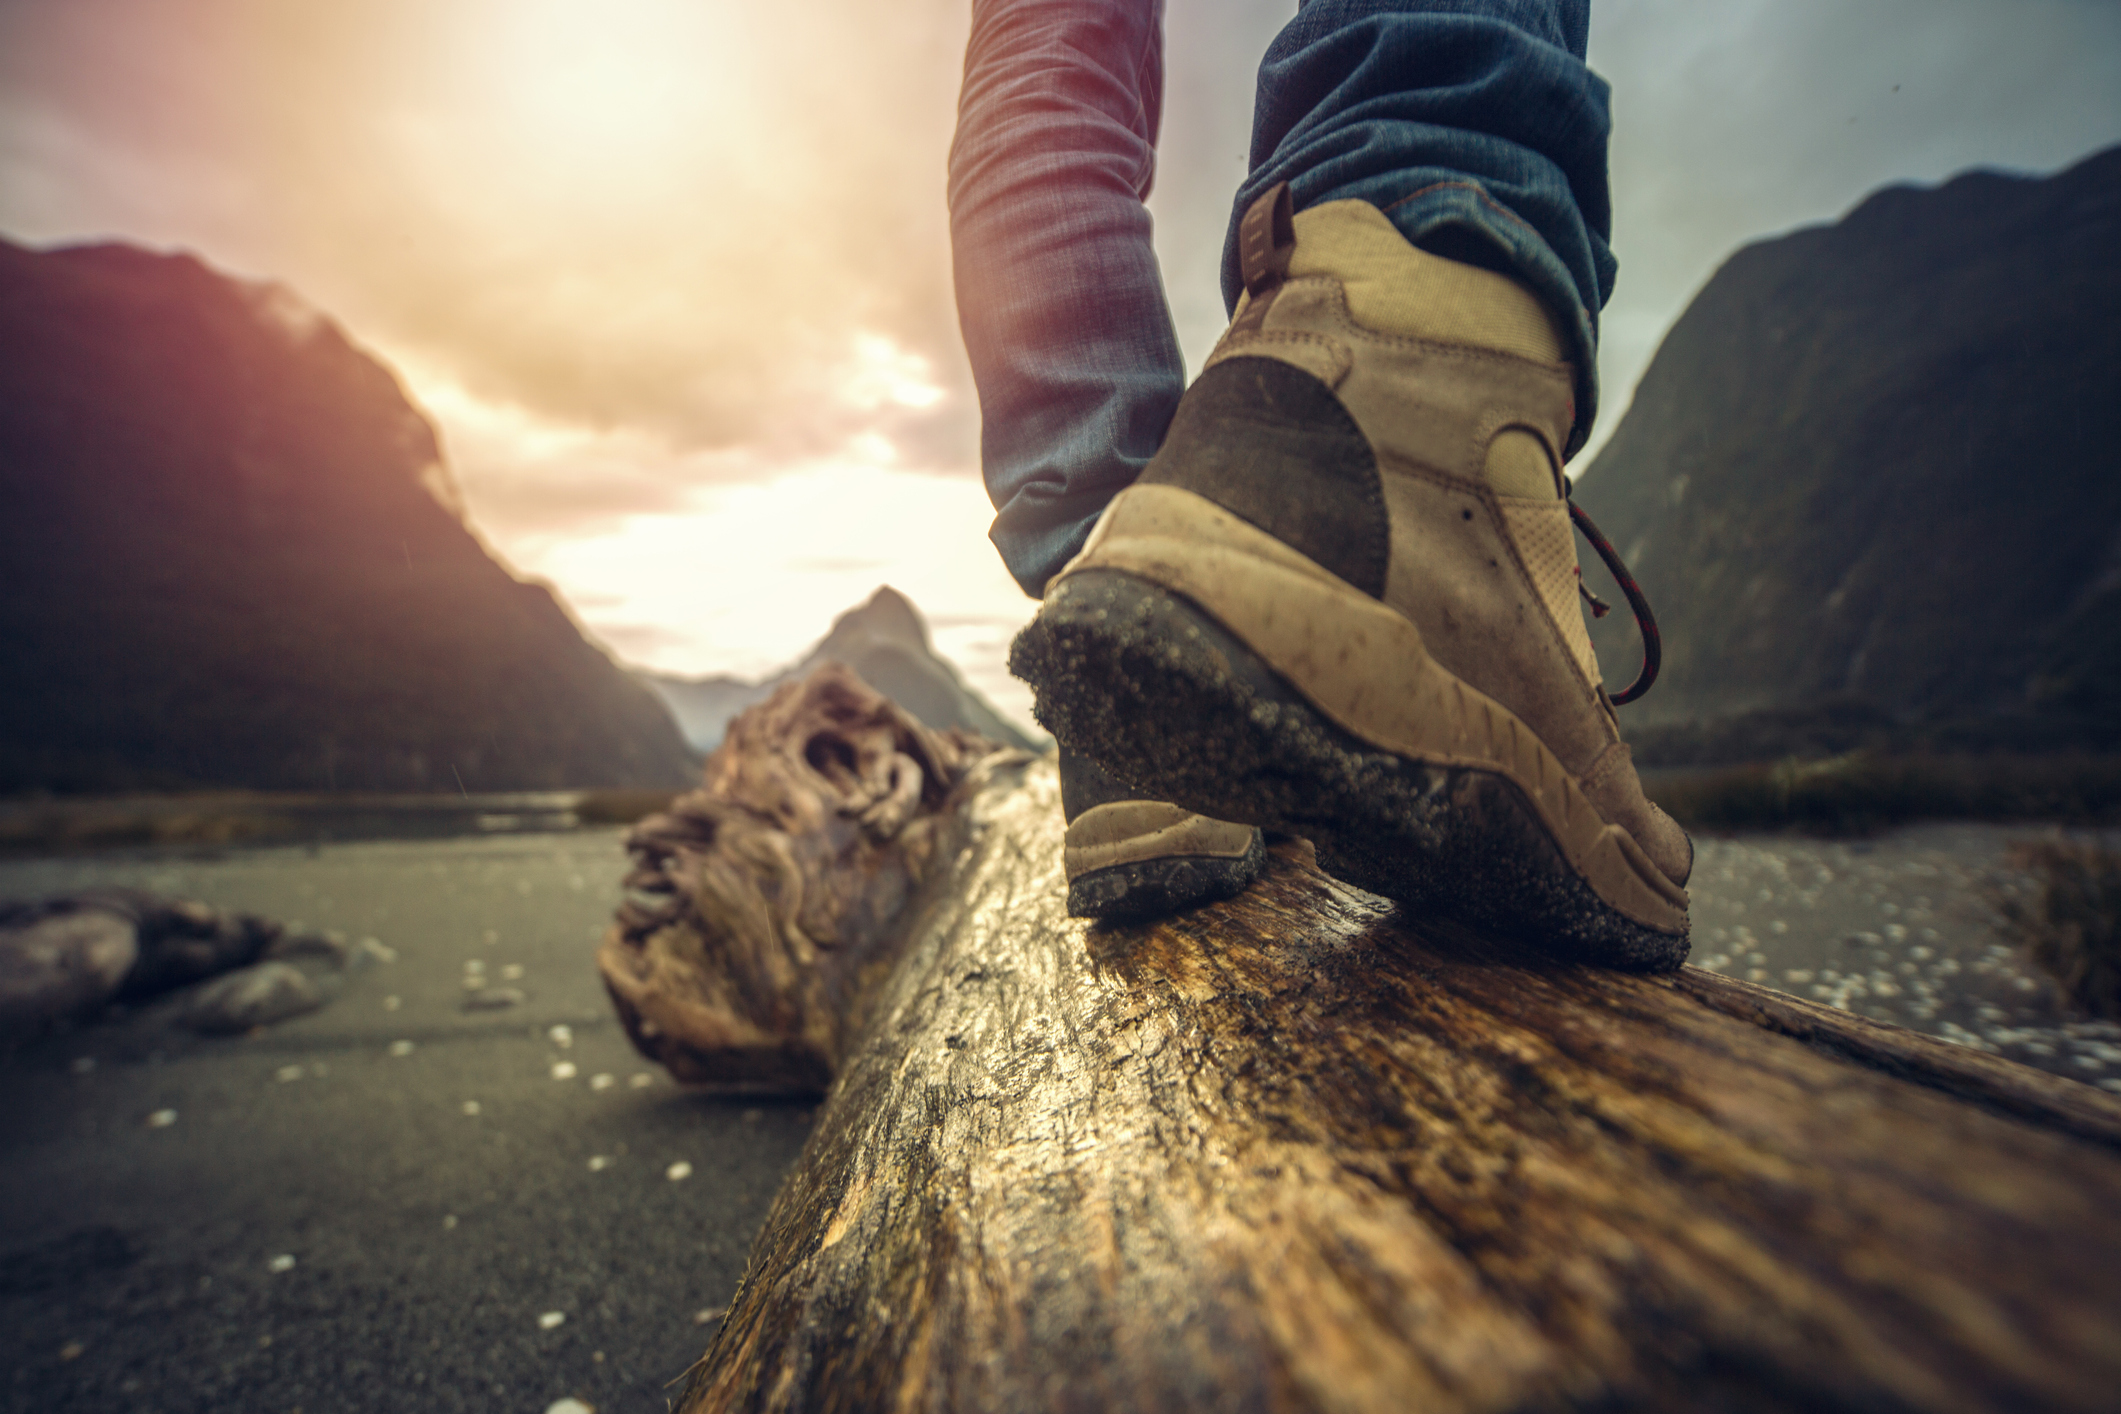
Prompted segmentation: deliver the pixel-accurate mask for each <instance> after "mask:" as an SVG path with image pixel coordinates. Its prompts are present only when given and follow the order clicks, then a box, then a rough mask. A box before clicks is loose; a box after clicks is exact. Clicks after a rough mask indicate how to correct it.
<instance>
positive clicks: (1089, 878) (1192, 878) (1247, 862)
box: [1068, 834, 1267, 919]
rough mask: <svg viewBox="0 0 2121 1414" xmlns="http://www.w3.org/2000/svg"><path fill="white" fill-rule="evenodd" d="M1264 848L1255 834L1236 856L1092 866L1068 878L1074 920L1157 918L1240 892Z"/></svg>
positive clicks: (1252, 875)
mask: <svg viewBox="0 0 2121 1414" xmlns="http://www.w3.org/2000/svg"><path fill="white" fill-rule="evenodd" d="M1266 858H1267V846H1266V842H1265V841H1264V840H1262V839H1261V838H1260V837H1259V836H1258V835H1257V834H1255V835H1253V837H1252V847H1251V848H1250V849H1248V850H1246V851H1245V853H1244V854H1243V855H1242V856H1240V857H1238V858H1236V859H1217V858H1213V857H1210V856H1205V855H1180V856H1175V857H1169V858H1164V859H1141V860H1136V861H1134V862H1132V863H1129V864H1114V865H1110V866H1108V867H1106V868H1103V869H1093V870H1091V871H1090V872H1089V873H1087V874H1082V875H1079V876H1077V877H1076V878H1073V879H1070V880H1069V881H1068V913H1069V914H1070V916H1072V917H1075V918H1115V919H1116V918H1127V919H1143V918H1161V917H1163V916H1164V915H1166V914H1170V913H1178V912H1182V911H1183V910H1185V909H1188V908H1198V907H1200V906H1201V905H1202V904H1205V903H1214V902H1215V901H1216V900H1218V899H1226V898H1229V897H1230V896H1231V895H1233V894H1235V893H1238V892H1240V891H1241V890H1242V889H1243V888H1244V887H1245V885H1247V884H1249V883H1251V882H1252V880H1253V879H1254V878H1255V877H1257V875H1258V874H1259V868H1260V865H1261V864H1263V863H1265V862H1266Z"/></svg>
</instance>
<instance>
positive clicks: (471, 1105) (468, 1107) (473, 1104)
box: [464, 1100, 479, 1115]
mask: <svg viewBox="0 0 2121 1414" xmlns="http://www.w3.org/2000/svg"><path fill="white" fill-rule="evenodd" d="M478 1112H479V1102H478V1101H477V1100H466V1101H465V1102H464V1113H466V1114H468V1115H475V1114H477V1113H478Z"/></svg>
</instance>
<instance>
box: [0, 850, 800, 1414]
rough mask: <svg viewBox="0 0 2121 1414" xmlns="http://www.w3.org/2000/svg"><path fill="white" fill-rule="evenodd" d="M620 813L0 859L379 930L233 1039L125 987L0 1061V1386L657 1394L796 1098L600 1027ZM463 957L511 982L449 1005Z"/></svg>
mask: <svg viewBox="0 0 2121 1414" xmlns="http://www.w3.org/2000/svg"><path fill="white" fill-rule="evenodd" d="M620 835H621V832H619V831H616V830H600V831H592V832H583V833H578V834H570V835H549V836H516V837H508V838H486V839H467V840H457V841H444V842H420V843H411V842H407V843H395V844H391V843H384V844H351V845H335V846H327V847H325V848H323V849H321V850H318V851H315V852H311V851H307V850H301V849H266V850H256V851H245V852H232V853H230V854H228V855H226V856H224V857H221V858H189V859H186V858H173V857H165V858H161V859H152V858H144V857H137V856H136V857H132V858H120V857H114V856H105V857H102V858H96V859H83V860H45V861H16V862H9V863H5V864H0V897H25V896H35V895H41V894H46V893H54V892H63V891H65V890H68V889H72V888H78V887H81V886H83V885H85V884H89V883H125V884H134V885H138V886H141V887H146V888H151V889H156V890H160V891H164V892H168V893H172V894H178V895H184V896H188V897H196V898H201V899H205V900H206V901H208V902H210V903H213V904H216V905H218V906H221V907H226V908H235V909H242V910H248V911H253V912H257V913H262V914H265V915H267V916H270V917H276V918H280V919H283V920H291V921H298V922H302V923H305V924H307V925H308V926H310V927H312V928H319V929H333V930H339V931H343V932H344V933H345V934H347V935H348V936H349V937H350V938H355V939H358V938H361V937H375V938H377V939H379V940H381V941H382V942H383V943H384V944H385V945H386V946H388V947H390V948H393V949H395V950H396V952H397V954H398V956H397V960H396V961H395V962H392V963H388V964H385V965H382V966H379V967H375V968H373V969H371V970H369V971H367V972H364V973H361V974H358V975H356V976H354V977H352V978H351V979H350V980H349V982H348V984H347V986H346V989H345V991H344V992H343V994H342V995H341V996H340V997H339V998H338V999H337V1000H336V1001H335V1002H333V1003H332V1004H331V1005H330V1006H328V1007H327V1008H325V1009H324V1010H323V1011H321V1012H317V1013H314V1014H312V1015H310V1016H307V1017H303V1018H300V1019H297V1020H295V1021H291V1022H288V1023H286V1024H284V1025H281V1026H278V1027H274V1028H272V1029H270V1030H268V1031H265V1032H263V1033H260V1034H257V1035H254V1036H252V1037H249V1038H244V1039H238V1040H204V1039H199V1038H193V1037H190V1036H188V1035H186V1034H185V1033H183V1032H180V1031H176V1030H174V1029H172V1028H170V1027H169V1026H168V1025H167V1020H166V1017H165V1016H163V1015H158V1014H157V1013H156V1012H155V1011H154V1010H152V1009H151V1010H150V1011H148V1012H146V1013H143V1014H141V1015H138V1016H134V1017H131V1018H128V1019H125V1020H122V1021H120V1022H117V1023H113V1024H106V1025H100V1026H97V1027H94V1028H91V1029H88V1030H85V1031H82V1032H78V1033H76V1034H74V1035H72V1036H69V1037H62V1038H54V1039H52V1040H49V1041H46V1042H43V1043H40V1044H38V1045H36V1046H34V1047H31V1048H29V1049H27V1050H24V1051H22V1052H19V1053H17V1054H16V1055H15V1056H13V1057H12V1058H10V1059H8V1060H6V1061H5V1062H0V1067H4V1074H0V1095H4V1099H0V1331H4V1335H0V1348H5V1350H6V1353H7V1358H6V1362H5V1363H6V1366H7V1367H8V1368H7V1374H6V1376H5V1378H4V1381H0V1404H4V1406H5V1408H7V1409H9V1410H22V1411H32V1410H34V1411H53V1410H61V1409H66V1410H73V1409H81V1410H117V1409H124V1410H128V1411H180V1410H181V1411H194V1410H196V1411H202V1414H203V1411H208V1410H213V1411H219V1412H220V1414H250V1411H268V1410H269V1411H277V1414H290V1411H294V1410H302V1411H304V1414H326V1411H339V1410H348V1411H354V1410H377V1411H383V1410H389V1411H410V1410H419V1411H443V1410H481V1411H486V1410H496V1411H514V1410H524V1411H530V1414H540V1412H541V1411H543V1410H545V1409H547V1408H548V1407H549V1406H550V1405H551V1404H552V1403H553V1402H555V1401H556V1400H559V1399H561V1398H564V1397H568V1396H573V1397H575V1398H578V1399H580V1400H582V1401H583V1402H585V1403H588V1404H590V1405H593V1406H594V1407H596V1408H598V1409H600V1410H604V1411H611V1410H655V1411H660V1410H662V1409H664V1407H665V1405H664V1400H665V1397H666V1396H665V1391H664V1389H663V1386H664V1384H665V1382H666V1381H669V1380H671V1379H672V1378H674V1377H676V1376H678V1375H680V1374H681V1373H682V1372H683V1371H684V1370H685V1368H686V1367H687V1366H688V1365H689V1364H691V1362H692V1361H693V1360H695V1359H697V1358H698V1356H699V1354H700V1352H701V1351H702V1350H703V1349H704V1348H705V1345H706V1341H707V1338H708V1337H709V1336H711V1335H712V1329H711V1327H708V1326H703V1325H701V1324H697V1323H696V1317H697V1315H698V1313H700V1312H701V1311H703V1310H711V1309H714V1308H718V1307H720V1306H722V1305H723V1304H724V1303H725V1302H726V1301H727V1300H728V1298H729V1295H730V1293H731V1292H732V1291H733V1290H734V1288H735V1285H736V1280H737V1277H738V1275H739V1274H740V1272H741V1270H742V1266H743V1259H744V1254H745V1252H746V1250H747V1248H748V1247H749V1245H750V1242H751V1237H752V1234H753V1233H754V1231H755V1230H756V1228H757V1226H758V1224H759V1223H760V1221H761V1220H762V1219H763V1218H764V1216H765V1209H766V1204H767V1202H768V1201H769V1199H770V1198H771V1196H772V1193H773V1190H774V1187H775V1185H776V1184H777V1183H778V1182H779V1180H780V1177H781V1175H782V1173H783V1172H784V1171H785V1170H786V1168H787V1166H788V1165H789V1163H790V1162H791V1161H792V1160H793V1159H794V1158H795V1156H796V1154H797V1153H798V1152H799V1151H800V1150H801V1147H802V1144H803V1140H804V1137H805V1135H806V1134H807V1132H808V1128H809V1119H810V1111H809V1108H808V1107H807V1106H792V1105H786V1104H780V1105H776V1104H771V1103H760V1102H758V1101H756V1100H753V1101H743V1100H717V1099H710V1098H704V1097H700V1096H696V1095H692V1094H688V1093H685V1092H682V1091H680V1090H679V1089H678V1088H677V1087H675V1086H673V1085H672V1084H670V1083H669V1082H668V1080H667V1079H666V1078H665V1077H664V1076H663V1074H662V1072H661V1071H660V1069H658V1068H656V1067H652V1066H649V1065H647V1064H646V1063H644V1062H642V1061H641V1060H640V1059H639V1058H638V1057H637V1056H636V1055H635V1054H634V1053H633V1050H632V1048H631V1047H630V1046H629V1045H628V1044H627V1042H626V1039H625V1037H624V1035H623V1034H622V1033H621V1032H620V1030H619V1028H618V1025H617V1022H616V1021H615V1020H614V1018H613V1016H612V1013H611V1007H610V1004H609V1003H608V1002H607V1001H606V1000H605V997H604V994H603V990H602V987H601V985H600V984H599V983H598V981H597V979H596V975H595V972H594V969H593V967H592V965H591V960H590V959H591V953H592V951H593V949H594V947H595V944H596V940H597V938H598V936H599V935H600V933H601V931H602V929H603V927H604V924H605V922H606V921H607V920H608V918H609V917H610V914H611V909H612V906H613V904H614V902H615V901H616V899H617V897H618V884H619V878H620V875H621V873H622V872H623V865H624V857H623V854H622V852H621V850H620V848H619V839H620ZM472 964H477V965H478V966H479V968H480V973H479V974H477V975H483V976H485V977H487V978H488V979H490V981H489V985H495V986H498V985H511V986H516V987H519V988H521V989H523V990H524V991H525V992H526V993H527V994H528V998H529V999H528V1001H527V1002H525V1003H524V1004H523V1005H521V1006H519V1007H517V1008H515V1009H513V1010H510V1011H503V1012H498V1013H483V1014H481V1013H466V1012H464V1011H463V1010H461V1009H460V1004H461V1002H462V999H463V997H464V995H465V991H466V988H465V977H466V975H467V968H469V967H470V966H471V965H472ZM511 968H520V969H521V970H522V975H521V976H520V977H519V978H517V977H512V976H510V977H508V978H507V981H506V982H505V984H504V982H503V978H504V975H505V974H506V970H507V969H511ZM556 1027H563V1028H565V1030H563V1031H560V1032H559V1033H558V1035H559V1036H560V1037H564V1038H565V1039H564V1041H562V1040H556V1039H555V1032H554V1028H556ZM160 1112H168V1113H170V1114H171V1115H173V1122H168V1123H165V1124H162V1125H157V1124H155V1123H154V1122H153V1119H154V1117H155V1116H156V1115H157V1114H158V1113H160ZM680 1164H684V1165H690V1172H689V1174H687V1175H686V1176H685V1177H683V1178H678V1179H673V1178H671V1177H669V1176H668V1175H669V1174H670V1173H672V1172H673V1169H672V1166H673V1165H680ZM677 1171H678V1172H683V1170H677ZM555 1318H557V1320H555Z"/></svg>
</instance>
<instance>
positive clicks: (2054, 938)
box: [1995, 840, 2121, 1021]
mask: <svg viewBox="0 0 2121 1414" xmlns="http://www.w3.org/2000/svg"><path fill="white" fill-rule="evenodd" d="M2008 858H2009V860H2010V862H2011V864H2012V865H2013V866H2014V867H2015V868H2018V869H2022V870H2024V871H2025V872H2026V873H2027V874H2030V875H2031V876H2032V885H2033V886H2032V888H2031V889H2029V890H2027V891H2026V892H2024V893H2018V892H2015V891H2014V892H2011V893H2004V894H1999V895H1997V896H1996V899H1995V903H1996V908H1997V911H1998V912H1999V913H2001V914H2002V915H2003V926H2004V931H2005V933H2006V934H2007V935H2008V936H2009V937H2010V938H2011V939H2012V941H2014V942H2016V943H2017V944H2018V945H2019V946H2020V947H2022V948H2024V949H2025V952H2026V955H2027V956H2028V957H2030V958H2031V959H2032V960H2033V961H2034V962H2035V963H2037V964H2039V966H2040V968H2041V969H2042V970H2043V971H2045V972H2046V973H2047V974H2048V975H2049V976H2051V977H2053V978H2054V979H2055V981H2056V982H2057V983H2058V984H2059V985H2060V986H2061V988H2062V991H2063V994H2064V995H2066V996H2067V997H2068V998H2069V999H2070V1000H2071V1001H2073V1002H2074V1003H2076V1004H2077V1005H2078V1006H2079V1007H2082V1008H2083V1009H2084V1010H2085V1011H2087V1012H2090V1013H2091V1014H2092V1015H2093V1016H2099V1017H2105V1018H2107V1019H2108V1020H2114V1021H2121V850H2112V849H2107V848H2104V847H2103V846H2100V845H2096V844H2088V843H2080V842H2077V841H2071V840H2041V841H2038V842H2035V843H2030V844H2017V845H2012V846H2011V848H2010V853H2009V856H2008Z"/></svg>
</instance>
